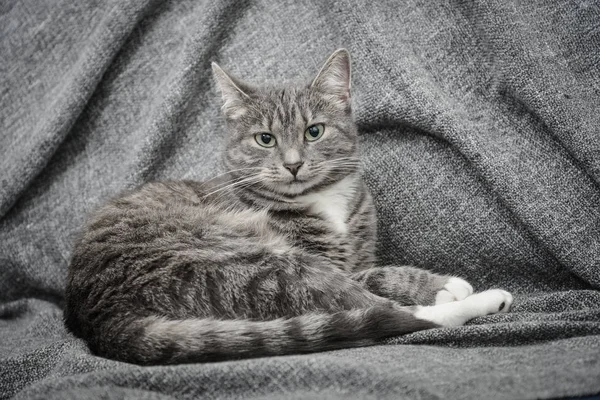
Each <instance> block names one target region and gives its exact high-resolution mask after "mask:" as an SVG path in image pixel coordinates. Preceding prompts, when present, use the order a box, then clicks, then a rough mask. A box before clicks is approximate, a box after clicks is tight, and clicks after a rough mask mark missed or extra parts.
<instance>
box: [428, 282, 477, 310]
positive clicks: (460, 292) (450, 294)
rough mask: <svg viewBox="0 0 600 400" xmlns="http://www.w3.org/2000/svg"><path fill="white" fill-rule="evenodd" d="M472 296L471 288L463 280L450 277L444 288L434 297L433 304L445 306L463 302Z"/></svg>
mask: <svg viewBox="0 0 600 400" xmlns="http://www.w3.org/2000/svg"><path fill="white" fill-rule="evenodd" d="M472 294H473V286H471V284H470V283H469V282H467V281H465V280H464V279H461V278H455V277H452V278H450V279H448V281H447V282H446V284H445V285H444V288H443V289H442V290H440V291H439V292H437V294H436V295H435V304H445V303H450V302H451V301H458V300H464V299H466V298H467V297H469V296H470V295H472Z"/></svg>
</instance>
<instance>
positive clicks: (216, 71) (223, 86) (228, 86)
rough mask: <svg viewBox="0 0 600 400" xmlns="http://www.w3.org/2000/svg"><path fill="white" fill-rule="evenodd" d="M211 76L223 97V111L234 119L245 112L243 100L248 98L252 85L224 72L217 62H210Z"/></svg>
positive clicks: (252, 88)
mask: <svg viewBox="0 0 600 400" xmlns="http://www.w3.org/2000/svg"><path fill="white" fill-rule="evenodd" d="M212 70H213V76H214V77H215V81H216V82H217V86H218V87H219V91H220V92H221V97H222V98H223V107H222V109H223V112H224V113H225V116H226V117H227V118H230V119H236V118H238V117H240V116H242V115H243V114H244V113H245V112H246V107H245V102H246V101H247V100H248V99H250V95H251V94H252V92H253V91H254V86H252V85H251V84H249V83H246V82H244V81H242V80H241V79H239V78H236V77H234V76H233V75H231V74H228V73H227V72H225V71H224V70H223V69H222V68H221V67H219V66H218V65H217V63H215V62H213V63H212Z"/></svg>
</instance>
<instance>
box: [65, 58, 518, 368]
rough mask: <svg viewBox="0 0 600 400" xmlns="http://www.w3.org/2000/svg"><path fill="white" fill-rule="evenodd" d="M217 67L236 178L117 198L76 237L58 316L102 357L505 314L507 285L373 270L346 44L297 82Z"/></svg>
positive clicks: (227, 355) (174, 359) (183, 353)
mask: <svg viewBox="0 0 600 400" xmlns="http://www.w3.org/2000/svg"><path fill="white" fill-rule="evenodd" d="M212 68H213V75H214V78H215V80H216V83H217V86H218V88H219V90H220V92H221V95H222V100H223V107H222V111H223V113H224V115H225V119H226V122H227V127H228V131H229V132H228V136H227V139H226V145H225V150H224V152H223V163H224V166H225V167H226V169H227V171H228V172H227V173H225V174H223V175H222V176H220V177H217V178H215V179H212V180H209V181H206V182H203V183H201V182H194V181H166V182H154V183H148V184H145V185H142V186H141V187H139V188H138V189H136V190H132V191H130V192H127V193H125V194H122V195H121V196H120V197H117V198H115V199H113V200H111V201H109V202H108V203H107V204H105V205H104V206H102V207H100V208H99V209H98V210H97V211H96V212H95V213H93V214H92V215H91V216H90V217H89V220H88V222H87V223H86V225H85V227H84V229H83V231H82V233H81V235H80V238H79V239H78V240H77V242H76V244H75V246H74V250H73V254H72V259H71V262H70V266H69V273H68V282H67V289H66V309H65V323H66V326H67V327H68V328H69V329H70V330H71V331H72V332H73V333H74V334H75V335H77V336H79V337H81V338H83V339H84V340H85V341H86V342H87V343H88V345H89V347H90V349H91V351H92V352H93V353H95V354H97V355H100V356H104V357H108V358H112V359H116V360H121V361H125V362H131V363H137V364H142V365H152V364H175V363H188V362H205V361H219V360H227V359H236V358H247V357H259V356H271V355H285V354H297V353H308V352H317V351H324V350H331V349H339V348H346V347H357V346H367V345H373V344H376V343H379V342H380V340H381V339H384V338H387V337H392V336H397V335H402V334H406V333H409V332H415V331H419V330H424V329H431V328H436V327H440V326H457V325H462V324H464V323H465V322H466V321H468V320H470V319H472V318H474V317H478V316H482V315H486V314H490V313H497V312H507V311H508V310H509V309H510V307H511V303H512V301H513V298H512V296H511V295H510V294H509V293H508V292H505V291H503V290H499V289H495V290H488V291H485V292H482V293H478V294H473V288H472V286H471V285H470V284H469V283H467V282H466V281H465V280H463V279H461V278H457V277H450V276H442V275H437V274H433V273H430V272H427V271H425V270H421V269H417V268H413V267H403V266H384V267H378V266H376V260H375V255H374V254H375V253H374V251H375V245H376V225H377V223H376V214H375V209H374V206H373V201H372V198H371V195H370V194H369V191H368V190H367V187H366V186H365V183H364V182H363V180H362V178H361V173H360V166H359V141H358V134H357V127H356V125H355V123H354V120H353V117H352V109H351V71H350V55H349V53H348V51H347V50H345V49H340V50H337V51H335V52H334V53H333V54H332V55H331V56H330V57H329V58H328V60H327V61H326V62H325V64H324V65H323V67H322V68H321V70H320V71H319V72H318V74H317V76H316V77H315V78H314V79H312V80H311V81H310V82H306V83H303V84H295V85H291V84H286V85H279V86H267V85H262V86H256V85H253V84H250V83H247V82H244V81H242V80H241V79H238V78H236V77H234V76H233V75H231V74H229V73H227V72H225V71H224V70H223V69H221V68H220V67H219V66H218V65H217V64H215V63H213V64H212Z"/></svg>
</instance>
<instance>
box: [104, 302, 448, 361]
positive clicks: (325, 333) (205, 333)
mask: <svg viewBox="0 0 600 400" xmlns="http://www.w3.org/2000/svg"><path fill="white" fill-rule="evenodd" d="M135 325H137V326H138V328H135V329H134V330H135V331H136V332H135V334H134V333H133V332H132V331H129V332H127V329H126V330H125V331H122V332H121V334H119V335H118V336H119V338H118V339H117V340H116V342H117V343H118V345H117V346H115V344H116V343H115V342H113V343H112V345H111V343H107V342H104V343H103V345H101V347H102V349H103V351H100V353H108V354H105V355H106V356H109V357H111V358H117V359H120V360H123V361H128V362H134V363H137V364H178V363H189V362H208V361H221V360H228V359H239V358H249V357H263V356H272V355H285V354H299V353H312V352H318V351H325V350H333V349H339V348H346V347H360V346H368V345H372V344H375V343H377V341H378V340H380V339H383V338H386V337H391V336H398V335H402V334H405V333H409V332H415V331H419V330H423V329H429V328H434V327H436V326H437V325H436V324H434V323H432V322H429V321H425V320H421V319H418V318H416V317H415V316H414V315H413V314H412V313H411V312H409V311H406V310H402V309H399V308H395V307H393V306H391V305H378V306H374V307H372V308H367V309H360V310H350V311H340V312H336V313H333V314H325V313H311V314H305V315H301V316H297V317H293V318H287V319H283V318H282V319H275V320H271V321H250V320H215V319H184V320H167V319H164V318H159V317H150V318H144V319H143V320H138V324H132V325H130V326H135ZM116 353H118V354H116Z"/></svg>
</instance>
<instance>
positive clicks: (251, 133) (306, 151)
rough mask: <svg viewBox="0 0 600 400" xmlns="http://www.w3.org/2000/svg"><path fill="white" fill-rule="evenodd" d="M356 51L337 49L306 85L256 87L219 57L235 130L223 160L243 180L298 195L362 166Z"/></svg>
mask: <svg viewBox="0 0 600 400" xmlns="http://www.w3.org/2000/svg"><path fill="white" fill-rule="evenodd" d="M349 62H350V59H349V55H348V52H347V51H345V50H338V51H337V52H335V53H334V54H333V55H332V56H331V57H330V58H329V59H328V60H327V62H326V63H325V65H324V66H323V68H322V70H321V72H320V73H319V74H318V76H317V77H316V78H315V79H314V80H313V81H312V82H311V83H309V84H306V85H285V86H279V87H277V86H270V87H257V86H252V85H250V84H248V83H245V82H242V81H240V80H239V79H236V78H233V77H232V76H231V75H228V74H226V73H225V72H224V71H223V70H222V69H220V68H219V67H218V66H216V64H215V65H213V70H214V73H215V77H216V79H217V82H218V85H219V87H220V90H221V93H222V95H223V100H224V105H223V111H224V113H225V116H226V118H227V123H228V128H229V131H230V132H229V137H228V140H227V146H226V151H225V154H224V162H225V166H226V168H227V170H230V171H234V172H233V173H232V175H234V176H235V177H237V178H238V180H239V181H240V183H239V184H238V186H240V187H244V186H248V187H249V188H252V189H253V190H260V191H270V192H272V193H276V194H280V195H287V196H294V195H299V194H304V193H307V192H309V191H311V190H315V189H318V188H319V187H323V186H325V185H328V184H331V183H333V182H337V181H339V180H341V179H343V178H344V177H346V176H347V175H349V174H351V173H354V172H356V170H357V168H358V149H357V142H358V137H357V132H356V127H355V124H354V122H353V119H352V114H351V108H350V64H349Z"/></svg>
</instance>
